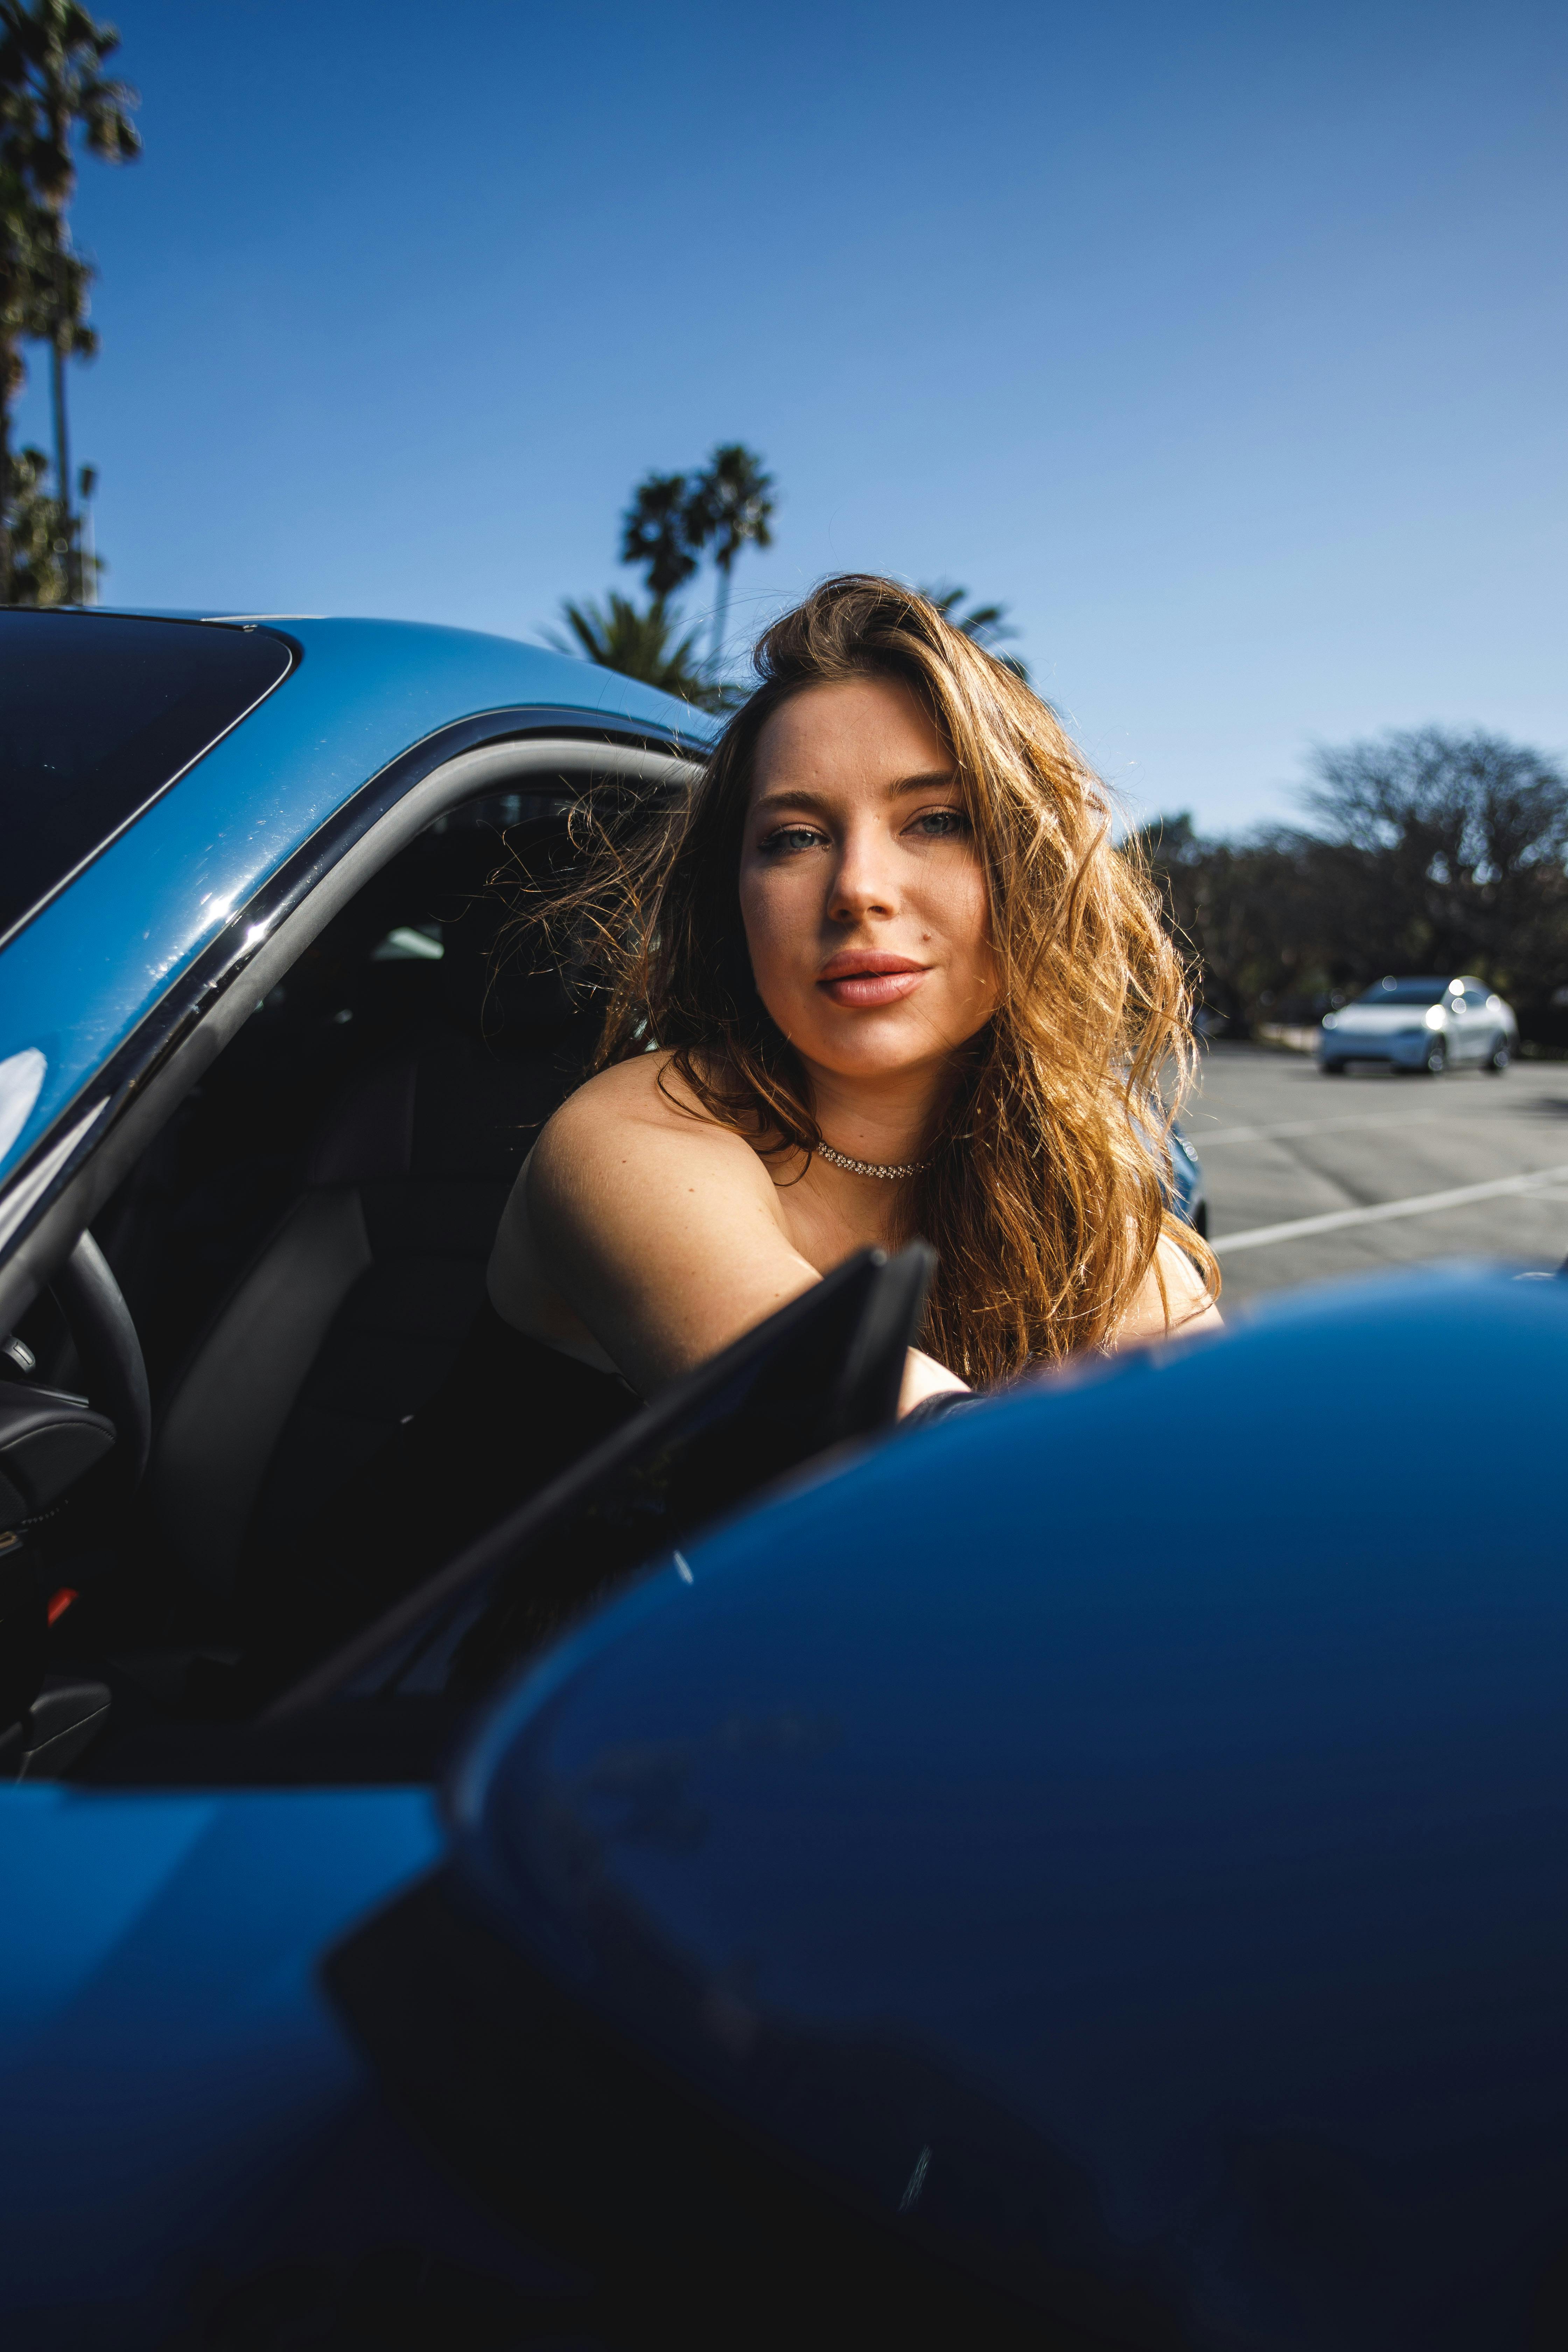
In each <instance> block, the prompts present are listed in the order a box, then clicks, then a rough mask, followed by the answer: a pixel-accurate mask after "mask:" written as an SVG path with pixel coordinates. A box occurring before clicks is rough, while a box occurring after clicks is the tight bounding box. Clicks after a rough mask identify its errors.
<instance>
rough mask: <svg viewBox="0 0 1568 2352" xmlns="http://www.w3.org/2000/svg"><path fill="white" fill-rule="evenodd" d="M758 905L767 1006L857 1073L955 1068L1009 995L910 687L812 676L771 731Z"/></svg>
mask: <svg viewBox="0 0 1568 2352" xmlns="http://www.w3.org/2000/svg"><path fill="white" fill-rule="evenodd" d="M741 912H742V918H743V919H744V922H745V926H746V942H747V945H748V947H749V948H750V950H751V956H752V972H753V973H754V975H755V977H756V982H757V989H758V992H759V993H760V995H761V997H762V1000H763V1003H764V1004H765V1005H766V1006H767V1009H768V1011H769V1013H771V1014H772V1015H773V1019H774V1021H775V1022H776V1023H777V1024H778V1025H779V1027H780V1028H781V1029H782V1030H783V1031H784V1034H785V1036H786V1037H788V1038H789V1040H790V1042H791V1043H792V1045H794V1046H795V1050H796V1052H797V1053H799V1054H800V1055H802V1056H803V1058H804V1059H805V1061H806V1062H807V1063H815V1064H816V1065H817V1066H819V1067H820V1068H822V1069H825V1070H831V1071H833V1072H835V1073H837V1075H839V1076H844V1077H848V1078H870V1077H879V1076H891V1075H893V1074H894V1073H896V1072H898V1071H900V1070H904V1069H907V1070H909V1071H910V1073H911V1074H912V1073H913V1072H915V1071H916V1070H918V1069H921V1068H922V1067H929V1066H933V1065H940V1064H941V1063H942V1062H943V1061H945V1059H946V1058H947V1057H948V1056H949V1055H952V1053H953V1051H954V1050H955V1048H956V1047H958V1046H960V1045H963V1043H964V1041H965V1039H966V1038H969V1037H973V1035H974V1034H975V1032H976V1031H977V1030H978V1029H981V1028H983V1027H984V1024H985V1023H986V1021H987V1020H988V1019H989V1018H990V1016H991V1013H993V1011H994V1008H995V1003H996V977H995V965H994V958H993V956H992V952H991V948H990V943H989V938H988V930H989V925H988V908H987V901H986V890H985V877H984V872H983V870H982V866H981V862H980V857H979V854H978V851H977V849H976V845H975V842H974V839H973V833H972V831H971V828H970V824H969V820H968V818H967V816H966V815H965V814H964V810H963V796H962V794H961V793H960V790H959V785H958V779H957V777H956V776H955V774H954V773H953V768H952V758H951V756H950V754H949V753H948V751H947V749H946V747H945V746H944V744H943V743H942V738H941V736H940V735H939V734H938V733H937V731H936V730H935V728H934V727H933V726H932V725H931V720H930V719H928V718H927V716H926V714H925V712H924V711H923V710H922V709H921V706H920V704H919V702H918V701H917V700H916V699H915V697H914V696H913V695H912V694H911V693H910V690H909V689H908V688H907V687H904V686H901V685H900V684H898V683H897V682H896V681H895V680H893V679H890V678H877V677H865V678H851V679H847V680H846V681H845V682H844V683H842V684H840V685H836V686H814V687H807V688H805V690H804V691H803V692H801V693H799V694H797V695H795V696H793V697H792V698H791V699H790V700H789V701H788V702H786V703H784V705H783V706H782V708H781V709H778V710H776V711H774V713H773V717H772V718H771V719H769V720H768V722H767V725H766V726H765V727H764V728H763V731H762V734H761V736H760V737H759V739H758V742H757V757H756V772H755V775H754V778H753V781H752V799H751V806H750V808H749V810H748V812H747V817H746V832H745V841H744V847H743V849H742V856H741Z"/></svg>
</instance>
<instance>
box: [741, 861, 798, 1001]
mask: <svg viewBox="0 0 1568 2352" xmlns="http://www.w3.org/2000/svg"><path fill="white" fill-rule="evenodd" d="M791 878H792V877H791V876H790V874H789V871H788V869H787V868H786V869H784V871H782V872H781V871H779V870H776V869H774V868H773V867H766V868H762V867H757V866H744V867H742V872H741V888H740V898H741V921H742V927H743V928H744V930H745V934H746V946H747V948H748V950H750V953H751V958H752V972H753V973H754V975H755V977H756V982H757V985H758V987H759V988H763V989H765V988H766V987H767V986H768V984H769V982H770V981H772V982H775V983H776V982H777V981H778V980H779V979H781V978H783V977H784V974H785V972H786V971H787V970H788V967H789V965H790V963H791V961H792V960H793V959H792V950H793V949H794V948H795V944H796V942H797V940H798V937H799V934H800V932H801V930H802V929H803V926H804V927H809V923H810V916H809V913H808V912H807V910H805V908H803V907H802V905H801V903H800V901H801V898H802V893H801V892H800V891H799V890H798V889H795V890H791V889H790V887H788V885H789V881H790V879H791Z"/></svg>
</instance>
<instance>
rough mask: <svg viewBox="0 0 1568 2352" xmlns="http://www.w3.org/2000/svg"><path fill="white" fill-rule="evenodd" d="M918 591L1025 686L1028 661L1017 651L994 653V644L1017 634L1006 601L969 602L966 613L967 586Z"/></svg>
mask: <svg viewBox="0 0 1568 2352" xmlns="http://www.w3.org/2000/svg"><path fill="white" fill-rule="evenodd" d="M920 593H921V595H922V596H923V597H924V598H925V600H926V603H927V604H934V605H935V606H936V609H937V611H938V612H939V613H940V614H942V619H943V620H944V621H951V622H952V625H953V627H954V628H955V629H962V630H963V634H964V635H965V636H966V637H972V638H973V641H974V643H975V644H976V645H977V646H983V647H984V650H985V652H987V653H988V654H994V655H995V656H996V659H997V660H998V661H999V662H1000V663H1001V665H1002V667H1003V668H1004V669H1010V670H1011V671H1012V673H1013V675H1014V677H1021V678H1022V679H1023V681H1024V684H1025V685H1026V686H1027V685H1028V683H1029V668H1028V664H1027V663H1026V662H1025V661H1023V660H1022V659H1021V658H1020V657H1019V656H1018V655H1017V654H999V653H997V652H996V648H997V646H999V645H1000V644H1002V642H1003V641H1004V640H1005V638H1007V637H1016V635H1017V634H1018V632H1017V630H1016V628H1014V626H1013V625H1012V623H1011V622H1010V621H1009V620H1008V618H1007V607H1006V605H1005V604H971V605H970V606H969V609H968V610H967V612H966V611H965V610H964V600H965V598H966V597H967V596H968V594H969V591H968V589H967V588H949V587H947V586H945V585H944V586H942V587H938V588H922V589H921V592H920Z"/></svg>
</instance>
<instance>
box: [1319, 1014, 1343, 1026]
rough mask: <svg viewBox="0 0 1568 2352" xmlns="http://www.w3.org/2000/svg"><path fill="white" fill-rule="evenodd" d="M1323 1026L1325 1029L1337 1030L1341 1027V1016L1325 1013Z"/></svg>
mask: <svg viewBox="0 0 1568 2352" xmlns="http://www.w3.org/2000/svg"><path fill="white" fill-rule="evenodd" d="M1339 1025H1340V1016H1339V1014H1338V1013H1324V1015H1323V1018H1322V1022H1321V1026H1322V1027H1323V1028H1325V1029H1337V1028H1338V1027H1339Z"/></svg>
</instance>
